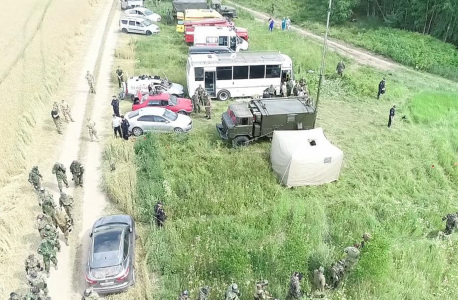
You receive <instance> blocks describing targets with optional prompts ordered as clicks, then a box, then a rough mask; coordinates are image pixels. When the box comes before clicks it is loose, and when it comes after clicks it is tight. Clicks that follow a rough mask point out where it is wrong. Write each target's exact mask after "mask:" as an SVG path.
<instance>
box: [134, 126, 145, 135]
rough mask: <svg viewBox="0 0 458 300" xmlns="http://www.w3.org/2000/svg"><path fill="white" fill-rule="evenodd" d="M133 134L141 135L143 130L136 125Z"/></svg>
mask: <svg viewBox="0 0 458 300" xmlns="http://www.w3.org/2000/svg"><path fill="white" fill-rule="evenodd" d="M132 134H133V135H135V136H140V135H142V134H143V130H142V129H141V128H138V127H135V128H134V129H132Z"/></svg>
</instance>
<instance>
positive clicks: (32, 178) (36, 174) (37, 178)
mask: <svg viewBox="0 0 458 300" xmlns="http://www.w3.org/2000/svg"><path fill="white" fill-rule="evenodd" d="M42 178H43V176H42V175H41V174H40V171H38V166H34V167H33V168H32V171H30V173H29V182H30V183H31V184H32V186H33V188H34V189H35V190H36V191H38V190H40V189H41V179H42Z"/></svg>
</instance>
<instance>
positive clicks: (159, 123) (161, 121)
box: [154, 116, 173, 132]
mask: <svg viewBox="0 0 458 300" xmlns="http://www.w3.org/2000/svg"><path fill="white" fill-rule="evenodd" d="M154 129H155V130H157V131H159V132H167V131H172V130H173V126H172V125H171V123H170V121H169V120H167V119H165V118H164V117H162V116H154Z"/></svg>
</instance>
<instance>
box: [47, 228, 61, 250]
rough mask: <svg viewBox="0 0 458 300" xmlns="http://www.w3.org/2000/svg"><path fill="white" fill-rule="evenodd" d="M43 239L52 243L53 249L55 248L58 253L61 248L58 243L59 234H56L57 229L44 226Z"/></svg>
mask: <svg viewBox="0 0 458 300" xmlns="http://www.w3.org/2000/svg"><path fill="white" fill-rule="evenodd" d="M43 235H44V238H43V239H47V240H49V241H50V242H52V243H54V247H56V249H57V251H59V252H60V249H61V248H62V247H61V245H60V241H59V232H57V229H56V228H55V227H54V226H51V225H49V224H48V225H46V226H45V228H44V233H43Z"/></svg>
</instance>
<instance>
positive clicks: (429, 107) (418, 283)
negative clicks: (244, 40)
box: [104, 13, 458, 300]
mask: <svg viewBox="0 0 458 300" xmlns="http://www.w3.org/2000/svg"><path fill="white" fill-rule="evenodd" d="M236 22H237V25H238V26H243V27H246V28H248V30H249V32H250V48H251V49H258V50H261V49H262V50H269V49H271V50H273V49H275V50H280V51H282V53H286V54H288V55H290V56H291V57H292V58H293V61H294V63H295V72H296V75H297V76H298V77H306V78H307V80H308V82H309V85H310V87H309V88H310V90H311V91H312V93H316V82H317V71H318V66H319V63H320V62H319V59H320V53H321V47H320V46H319V45H315V44H314V43H311V42H309V41H307V40H305V39H303V38H301V37H299V36H298V35H296V34H294V33H282V32H274V33H271V34H269V33H268V32H267V30H266V28H264V27H265V26H260V24H259V23H257V22H256V21H254V20H253V19H252V18H251V17H249V16H248V15H246V14H244V13H240V18H239V19H238V20H237V21H236ZM132 41H134V42H132ZM131 45H133V47H131ZM128 51H132V52H131V54H129V55H128V57H121V56H120V59H119V62H120V64H123V65H126V66H127V65H129V62H132V61H134V62H135V65H130V67H129V68H130V70H132V71H135V72H140V73H142V72H143V71H145V72H148V73H161V72H162V71H164V72H165V73H166V74H167V76H168V77H169V79H171V80H172V81H176V82H179V83H181V84H185V58H186V51H187V48H186V46H185V45H184V41H183V36H182V35H180V34H177V33H176V32H175V31H174V28H172V27H168V26H164V25H161V33H160V35H158V36H153V37H140V36H135V38H132V37H128V36H123V37H122V38H121V42H120V48H119V49H118V53H127V52H128ZM129 53H130V52H129ZM339 59H340V58H339V57H338V56H336V55H335V54H332V53H330V54H329V56H328V59H327V77H326V81H325V85H324V89H323V94H322V97H323V98H322V102H321V104H320V105H321V106H320V110H319V117H318V126H320V127H323V128H324V130H325V133H326V135H327V137H328V138H329V139H330V140H331V141H332V142H333V143H334V144H335V145H337V146H338V147H339V148H341V149H342V150H343V151H344V153H345V159H344V165H343V168H342V174H341V178H340V180H339V181H338V182H335V183H332V184H328V185H324V186H318V187H303V188H296V189H286V188H283V187H282V186H280V185H279V184H278V182H277V179H276V177H275V175H274V174H273V173H272V171H271V167H270V161H269V150H270V144H269V142H268V141H263V142H259V143H257V144H254V145H250V146H249V147H248V148H245V149H240V150H234V149H231V148H230V147H229V145H227V144H225V143H223V142H222V141H221V140H220V138H219V137H218V135H217V133H216V129H215V123H217V122H218V121H219V118H220V114H221V113H222V112H223V111H224V110H225V109H226V107H227V104H228V103H215V102H213V104H214V110H213V111H214V118H213V119H212V120H211V121H208V120H206V119H204V118H203V115H194V116H193V119H194V124H195V128H194V129H193V131H192V132H190V133H189V134H187V135H148V136H146V137H145V138H140V139H139V140H138V141H137V142H136V143H135V146H133V144H117V143H111V144H109V145H108V147H107V148H106V152H105V155H104V157H105V164H108V163H109V162H110V161H115V163H116V166H117V169H119V170H121V172H119V173H118V174H117V175H116V176H112V177H110V176H106V177H105V186H106V188H107V190H109V191H110V193H109V194H110V197H111V198H113V199H114V200H115V201H117V202H119V203H120V205H121V207H123V208H125V209H126V211H128V212H132V213H133V214H134V215H135V217H136V219H137V221H138V222H141V223H144V225H145V226H147V228H148V227H149V229H148V230H147V231H146V232H145V236H143V237H142V238H144V239H145V244H146V245H147V249H148V251H149V253H148V256H147V257H148V266H149V268H150V271H152V272H154V273H156V274H157V276H158V279H159V281H158V283H159V289H158V290H157V292H156V293H157V294H155V298H156V299H176V298H177V297H178V295H179V293H180V292H181V291H182V290H184V289H188V290H189V291H190V292H191V296H192V298H195V297H196V295H197V294H198V288H199V287H200V286H203V285H209V286H210V287H211V288H212V292H211V294H210V299H221V298H222V297H223V295H224V292H225V290H226V288H227V286H228V285H229V284H230V283H232V282H236V283H238V285H239V287H240V289H241V292H242V296H241V299H249V298H251V297H252V293H253V292H254V290H253V289H254V282H255V281H256V280H259V279H268V280H269V283H270V284H269V291H270V292H271V293H272V294H273V295H274V296H276V297H277V298H279V299H284V298H285V295H286V292H287V288H288V281H289V276H290V275H291V273H292V272H293V271H300V272H302V273H304V274H306V278H305V279H304V280H303V283H302V286H303V288H304V289H305V290H310V287H311V286H310V280H309V278H308V276H309V275H310V274H311V272H312V270H313V269H314V268H316V267H317V266H319V265H322V266H324V267H325V268H326V271H327V272H328V270H329V267H330V264H331V263H332V262H334V261H336V260H337V259H340V258H342V257H344V253H343V249H344V248H345V247H347V246H349V245H352V244H354V243H355V242H359V241H360V236H361V235H362V233H363V232H366V231H367V232H370V233H372V235H373V240H372V241H371V242H370V244H369V245H368V246H367V247H366V248H364V251H363V253H362V256H361V260H360V262H359V265H358V267H357V269H356V270H355V271H354V272H352V273H351V274H350V275H349V277H347V279H346V281H345V284H344V285H343V286H342V287H341V288H340V289H339V290H337V291H335V292H332V293H328V298H330V299H361V300H363V299H364V300H367V299H374V300H375V299H386V300H388V299H389V300H391V299H438V298H441V299H452V298H453V297H454V296H453V295H456V294H457V292H458V288H457V286H458V285H457V284H458V270H457V269H456V267H455V264H456V262H457V261H458V255H457V254H456V251H457V249H458V239H457V237H456V236H454V235H453V236H451V237H450V238H449V239H446V240H442V239H437V238H436V237H437V233H438V231H439V230H441V229H443V227H444V226H445V225H444V224H443V223H442V222H441V218H442V216H444V215H445V214H446V213H448V212H454V211H457V207H458V201H457V196H458V193H457V189H456V183H457V179H458V177H457V175H458V170H457V168H458V166H457V165H458V164H457V163H456V162H458V158H457V142H456V141H457V140H458V139H457V134H456V131H454V127H455V126H454V124H455V120H456V117H455V115H456V111H457V107H456V105H455V104H454V103H455V102H454V99H455V97H456V96H454V94H453V92H456V90H455V87H454V86H452V85H444V83H443V81H434V80H428V81H426V80H425V78H424V77H423V76H421V75H419V76H418V77H416V76H412V75H411V73H403V72H402V71H401V72H398V73H395V74H383V73H380V72H379V71H376V70H374V69H371V68H367V67H361V66H358V65H355V64H354V63H353V62H351V61H346V64H347V69H346V75H345V76H344V78H343V79H341V78H338V77H337V76H336V75H335V74H334V72H335V69H334V68H335V64H336V63H337V61H338V60H339ZM308 70H314V71H315V73H307V71H308ZM383 76H386V77H387V82H388V83H387V94H385V95H384V96H383V98H382V99H381V100H379V101H377V100H376V99H375V96H376V95H375V93H376V87H377V84H378V82H379V80H380V79H381V77H383ZM438 100H441V101H438ZM433 103H435V104H433ZM393 104H396V106H397V115H396V119H395V121H394V126H393V127H392V128H391V129H388V128H387V127H386V122H387V121H388V111H389V108H390V107H391V106H392V105H393ZM124 105H125V109H127V107H128V105H129V104H128V103H125V104H124ZM403 115H405V116H406V118H407V120H406V121H401V116H403ZM121 145H123V146H121ZM134 151H135V156H134V155H132V153H133V152H134ZM134 184H135V187H134V186H133V185H134ZM158 200H162V201H163V202H164V205H165V210H166V212H167V214H168V216H169V218H168V220H167V223H166V227H165V230H158V229H156V228H155V227H154V225H153V221H154V220H153V211H152V207H153V206H154V204H155V203H156V201H158Z"/></svg>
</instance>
